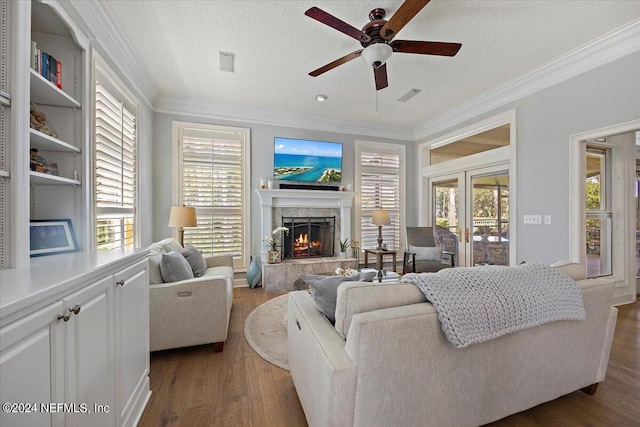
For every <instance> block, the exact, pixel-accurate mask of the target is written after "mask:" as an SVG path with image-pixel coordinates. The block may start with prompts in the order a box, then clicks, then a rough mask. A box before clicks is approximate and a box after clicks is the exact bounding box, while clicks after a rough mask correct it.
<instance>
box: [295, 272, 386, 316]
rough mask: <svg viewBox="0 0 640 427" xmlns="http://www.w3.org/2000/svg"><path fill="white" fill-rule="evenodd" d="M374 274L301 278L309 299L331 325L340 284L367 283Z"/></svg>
mask: <svg viewBox="0 0 640 427" xmlns="http://www.w3.org/2000/svg"><path fill="white" fill-rule="evenodd" d="M375 275H376V273H375V272H370V273H358V274H356V275H354V276H320V275H309V276H301V277H302V280H304V281H305V283H306V284H307V285H309V288H310V289H311V297H312V298H313V303H314V304H315V306H316V308H317V309H318V311H320V312H321V313H323V314H324V315H325V317H326V318H327V319H328V320H329V322H331V324H332V325H333V324H334V323H335V321H336V320H335V319H336V294H337V291H338V286H340V284H341V283H342V282H355V281H363V282H369V281H371V280H373V278H374V277H375Z"/></svg>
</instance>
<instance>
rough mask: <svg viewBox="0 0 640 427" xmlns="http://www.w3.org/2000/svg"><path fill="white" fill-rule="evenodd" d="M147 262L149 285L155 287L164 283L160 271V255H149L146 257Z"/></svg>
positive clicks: (158, 253)
mask: <svg viewBox="0 0 640 427" xmlns="http://www.w3.org/2000/svg"><path fill="white" fill-rule="evenodd" d="M147 259H148V260H149V284H151V285H157V284H159V283H164V281H163V280H162V272H161V271H160V262H161V261H162V253H160V252H157V253H151V254H149V255H148V256H147Z"/></svg>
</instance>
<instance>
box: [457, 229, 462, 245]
mask: <svg viewBox="0 0 640 427" xmlns="http://www.w3.org/2000/svg"><path fill="white" fill-rule="evenodd" d="M456 234H457V235H458V242H462V230H458V231H456Z"/></svg>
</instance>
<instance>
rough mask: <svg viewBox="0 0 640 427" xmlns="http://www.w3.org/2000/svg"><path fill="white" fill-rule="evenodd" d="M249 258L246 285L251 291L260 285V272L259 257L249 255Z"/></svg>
mask: <svg viewBox="0 0 640 427" xmlns="http://www.w3.org/2000/svg"><path fill="white" fill-rule="evenodd" d="M249 258H250V260H251V261H250V262H249V267H247V283H248V284H249V287H250V288H251V289H253V288H255V287H256V286H258V283H260V276H261V274H262V272H261V271H260V270H261V268H260V257H255V256H253V255H250V256H249Z"/></svg>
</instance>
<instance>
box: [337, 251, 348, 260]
mask: <svg viewBox="0 0 640 427" xmlns="http://www.w3.org/2000/svg"><path fill="white" fill-rule="evenodd" d="M346 257H347V253H346V252H338V258H339V259H345V258H346Z"/></svg>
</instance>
